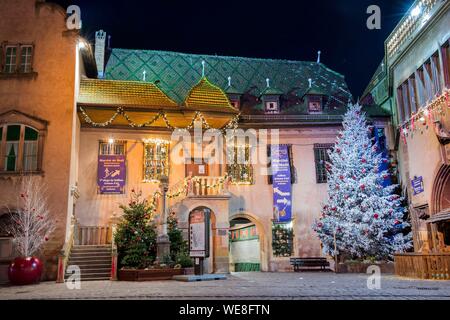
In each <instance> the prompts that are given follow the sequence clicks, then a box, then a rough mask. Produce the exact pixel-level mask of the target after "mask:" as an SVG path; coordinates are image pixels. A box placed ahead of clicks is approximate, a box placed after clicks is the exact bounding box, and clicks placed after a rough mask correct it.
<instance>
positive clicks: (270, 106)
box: [265, 101, 280, 114]
mask: <svg viewBox="0 0 450 320" xmlns="http://www.w3.org/2000/svg"><path fill="white" fill-rule="evenodd" d="M265 111H266V113H269V114H277V113H280V108H279V106H278V102H276V101H267V102H266V110H265Z"/></svg>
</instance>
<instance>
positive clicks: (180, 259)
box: [175, 253, 194, 268]
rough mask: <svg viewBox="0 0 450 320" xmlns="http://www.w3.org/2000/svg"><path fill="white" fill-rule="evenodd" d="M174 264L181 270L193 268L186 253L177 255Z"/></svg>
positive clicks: (190, 259)
mask: <svg viewBox="0 0 450 320" xmlns="http://www.w3.org/2000/svg"><path fill="white" fill-rule="evenodd" d="M175 262H176V264H179V265H180V266H181V267H182V268H192V267H193V266H194V262H193V261H192V258H191V257H189V255H188V254H186V253H179V254H177V257H176V260H175Z"/></svg>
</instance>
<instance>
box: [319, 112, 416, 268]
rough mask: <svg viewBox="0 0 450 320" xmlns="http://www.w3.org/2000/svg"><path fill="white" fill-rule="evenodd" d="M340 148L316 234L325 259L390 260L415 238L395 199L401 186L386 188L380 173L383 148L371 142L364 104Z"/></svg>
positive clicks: (352, 115) (350, 115)
mask: <svg viewBox="0 0 450 320" xmlns="http://www.w3.org/2000/svg"><path fill="white" fill-rule="evenodd" d="M343 127H344V129H343V130H342V131H341V132H339V134H338V137H337V141H336V144H335V147H334V149H333V150H332V151H330V152H329V156H330V163H327V164H326V168H327V171H328V200H327V202H326V203H325V205H324V206H323V210H322V218H321V219H320V220H319V221H316V223H315V224H314V226H313V228H314V230H315V231H316V232H317V233H318V235H319V238H320V240H321V241H322V244H323V251H324V253H325V254H330V255H332V256H334V255H335V245H336V253H337V255H346V256H348V257H351V258H355V259H365V258H375V259H379V260H381V259H389V258H392V255H393V254H394V253H395V252H402V251H405V250H406V249H408V248H410V247H411V235H410V234H408V235H406V236H405V235H403V233H402V230H403V229H404V228H406V227H408V226H409V225H408V223H406V222H405V221H403V217H404V214H405V208H404V207H402V204H401V202H402V200H403V199H402V198H401V197H400V196H398V195H396V194H394V190H395V188H396V187H397V186H395V185H390V186H387V187H383V180H384V179H389V173H388V172H387V171H382V172H380V169H379V168H380V167H381V164H383V163H387V161H388V159H385V158H383V157H382V155H381V153H380V152H379V146H378V145H377V144H375V143H374V141H373V139H371V138H370V137H369V135H370V130H371V129H370V128H369V127H368V125H367V122H366V116H365V114H364V113H363V112H362V111H361V106H360V105H359V104H356V105H352V104H349V108H348V111H347V113H346V114H345V116H344V121H343Z"/></svg>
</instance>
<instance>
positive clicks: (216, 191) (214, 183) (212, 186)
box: [187, 177, 228, 197]
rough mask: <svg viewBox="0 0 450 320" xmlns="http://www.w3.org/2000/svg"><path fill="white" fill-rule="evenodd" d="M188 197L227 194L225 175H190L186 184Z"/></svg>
mask: <svg viewBox="0 0 450 320" xmlns="http://www.w3.org/2000/svg"><path fill="white" fill-rule="evenodd" d="M187 195H188V197H207V196H225V195H228V178H227V177H192V179H191V181H190V183H189V184H188V194H187Z"/></svg>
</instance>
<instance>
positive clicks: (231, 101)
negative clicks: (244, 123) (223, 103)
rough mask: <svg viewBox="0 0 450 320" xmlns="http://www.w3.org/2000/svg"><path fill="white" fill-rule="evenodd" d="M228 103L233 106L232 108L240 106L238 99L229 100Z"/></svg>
mask: <svg viewBox="0 0 450 320" xmlns="http://www.w3.org/2000/svg"><path fill="white" fill-rule="evenodd" d="M230 103H231V105H232V106H233V108H235V109H237V110H239V108H240V103H239V100H230Z"/></svg>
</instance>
